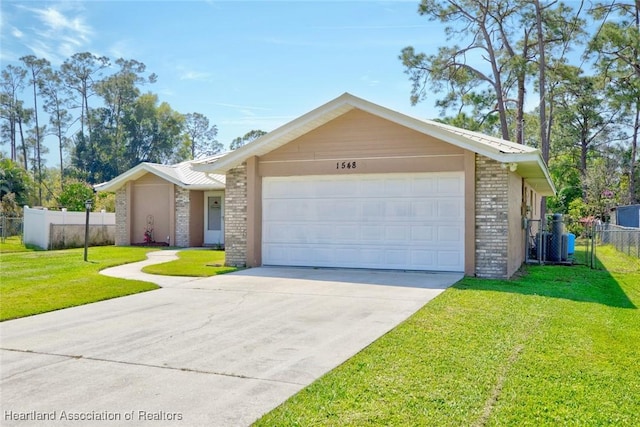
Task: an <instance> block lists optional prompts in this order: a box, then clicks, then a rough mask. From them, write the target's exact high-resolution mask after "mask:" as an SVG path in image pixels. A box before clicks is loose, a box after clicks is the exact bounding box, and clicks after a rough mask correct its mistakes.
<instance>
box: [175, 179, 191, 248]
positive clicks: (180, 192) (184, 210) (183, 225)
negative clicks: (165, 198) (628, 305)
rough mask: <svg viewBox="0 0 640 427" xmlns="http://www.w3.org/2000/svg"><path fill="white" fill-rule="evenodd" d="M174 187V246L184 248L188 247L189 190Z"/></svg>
mask: <svg viewBox="0 0 640 427" xmlns="http://www.w3.org/2000/svg"><path fill="white" fill-rule="evenodd" d="M174 187H175V200H176V241H175V243H174V244H175V246H178V247H183V248H186V247H188V246H189V242H190V240H189V219H190V215H189V213H190V210H191V207H190V203H191V202H190V198H189V190H186V189H184V188H181V187H178V186H177V185H175V186H174Z"/></svg>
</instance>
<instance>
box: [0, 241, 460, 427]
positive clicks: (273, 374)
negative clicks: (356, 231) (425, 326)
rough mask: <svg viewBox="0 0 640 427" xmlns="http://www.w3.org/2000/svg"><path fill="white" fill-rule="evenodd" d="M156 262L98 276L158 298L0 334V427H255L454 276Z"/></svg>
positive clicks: (11, 324) (70, 312)
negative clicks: (217, 270)
mask: <svg viewBox="0 0 640 427" xmlns="http://www.w3.org/2000/svg"><path fill="white" fill-rule="evenodd" d="M168 252H169V251H163V252H161V253H160V254H159V255H156V261H155V262H164V261H166V260H167V259H168V258H167V257H170V256H171V254H170V253H168ZM150 262H151V263H153V260H151V261H149V260H148V261H144V262H142V263H136V264H137V265H127V266H122V267H117V268H116V269H109V270H105V273H107V274H109V275H120V277H126V278H132V279H140V280H150V279H149V278H151V279H152V281H154V282H158V283H161V284H162V286H164V288H162V289H159V290H156V291H152V292H146V293H143V294H137V295H132V296H128V297H123V298H117V299H112V300H109V301H103V302H99V303H94V304H89V305H85V306H81V307H75V308H70V309H65V310H60V311H56V312H51V313H46V314H42V315H38V316H32V317H27V318H23V319H17V320H13V321H7V322H2V323H0V337H1V347H2V350H1V351H0V369H1V372H0V375H1V380H0V381H1V382H0V388H1V390H2V394H1V396H0V404H1V405H0V406H1V410H0V416H1V417H2V418H1V421H0V425H3V426H94V425H95V426H144V425H149V426H159V425H172V426H173V425H177V426H234V425H238V426H242V425H249V424H251V423H252V422H253V421H255V420H256V419H257V418H259V417H260V416H261V415H262V414H264V413H266V412H268V411H270V410H271V409H273V408H275V407H276V406H277V405H279V404H280V403H282V402H283V401H284V400H286V399H287V398H288V397H290V396H291V395H293V394H294V393H296V392H297V391H299V390H300V389H302V388H303V387H305V386H306V385H308V384H310V383H311V382H312V381H314V380H315V379H317V378H318V377H320V376H321V375H323V374H324V373H326V372H328V371H329V370H331V369H333V368H334V367H336V366H338V365H339V364H341V363H342V362H344V361H345V360H347V359H348V358H349V357H351V356H353V355H354V354H356V353H357V352H358V351H360V350H361V349H363V348H364V347H366V346H367V345H369V344H370V343H371V342H373V341H374V340H376V339H377V338H379V337H380V336H381V335H383V334H384V333H386V332H387V331H389V330H391V329H392V328H394V327H395V326H396V325H398V324H399V323H400V322H401V321H403V320H405V319H406V318H407V317H409V316H410V315H411V314H413V313H414V312H415V311H417V310H418V309H419V308H420V307H421V306H422V305H424V304H425V303H426V302H428V301H429V300H431V299H432V298H434V297H435V296H436V295H438V294H439V293H441V292H442V291H443V290H444V289H446V288H447V287H448V286H450V285H451V284H453V283H455V282H456V281H458V280H459V279H460V278H461V277H462V275H461V274H444V273H435V274H433V273H431V274H430V273H416V272H407V273H405V272H389V271H370V270H333V269H302V268H275V267H273V268H269V267H263V268H254V269H249V270H245V271H240V272H237V273H233V274H226V275H222V276H217V277H212V278H203V279H194V278H166V277H163V276H152V275H143V274H142V273H140V268H141V267H140V266H141V265H148V264H149V263H150Z"/></svg>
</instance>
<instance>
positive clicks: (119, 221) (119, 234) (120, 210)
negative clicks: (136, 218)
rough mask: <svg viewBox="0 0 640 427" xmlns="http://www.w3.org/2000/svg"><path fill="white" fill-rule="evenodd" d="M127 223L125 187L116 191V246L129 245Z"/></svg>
mask: <svg viewBox="0 0 640 427" xmlns="http://www.w3.org/2000/svg"><path fill="white" fill-rule="evenodd" d="M130 244H131V242H130V241H129V231H128V223H127V187H126V186H124V187H122V188H120V189H119V190H117V191H116V246H129V245H130Z"/></svg>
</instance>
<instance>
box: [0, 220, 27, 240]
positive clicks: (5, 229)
mask: <svg viewBox="0 0 640 427" xmlns="http://www.w3.org/2000/svg"><path fill="white" fill-rule="evenodd" d="M22 224H23V221H22V217H10V216H4V215H1V216H0V239H1V240H2V242H3V243H4V242H5V241H6V240H7V238H8V237H14V236H19V237H20V241H22Z"/></svg>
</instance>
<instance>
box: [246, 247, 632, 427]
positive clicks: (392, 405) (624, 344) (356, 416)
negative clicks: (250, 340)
mask: <svg viewBox="0 0 640 427" xmlns="http://www.w3.org/2000/svg"><path fill="white" fill-rule="evenodd" d="M598 257H599V259H600V261H601V262H602V264H603V265H604V266H605V267H606V268H607V269H608V271H606V270H600V271H598V270H590V269H588V268H587V267H584V266H573V267H562V266H535V267H528V268H527V269H526V270H525V271H524V273H523V274H522V275H520V276H518V277H516V278H514V279H512V280H482V279H473V278H465V279H463V280H462V281H461V282H459V283H458V284H457V285H455V286H454V287H452V288H450V289H449V290H447V291H446V292H444V293H443V294H441V295H440V296H439V297H437V298H436V299H434V300H433V301H432V302H430V303H429V304H427V305H425V306H424V307H423V308H422V309H421V310H419V311H418V312H417V313H416V314H415V315H414V316H412V317H411V318H410V319H408V320H407V321H406V322H404V323H403V324H401V325H400V326H399V327H397V328H396V329H394V330H393V331H391V332H389V333H388V334H386V335H385V336H384V337H382V338H381V339H379V340H378V341H376V342H375V343H373V344H372V345H370V346H369V347H367V348H366V349H364V350H363V351H362V352H360V353H359V354H357V355H356V356H354V357H353V358H351V359H350V360H348V361H347V362H345V363H344V364H343V365H341V366H339V367H338V368H336V369H335V370H333V371H331V372H329V373H328V374H327V375H325V376H324V377H322V378H320V379H319V380H318V381H316V382H314V383H313V384H311V385H310V386H309V387H307V388H305V389H303V390H302V391H301V392H299V393H298V394H296V395H295V396H293V397H292V398H290V399H289V400H288V401H286V402H285V403H284V404H282V405H281V406H280V407H278V408H276V409H275V410H274V411H272V412H270V413H269V414H266V415H265V416H264V417H263V418H262V419H260V420H258V422H257V423H256V425H259V426H262V425H264V426H272V425H278V426H282V425H296V426H306V425H314V426H317V425H328V426H335V425H340V426H345V425H353V426H362V425H376V426H379V425H384V426H389V425H392V426H393V425H395V426H406V425H423V426H461V425H465V426H472V425H477V426H484V425H530V426H556V425H575V426H582V425H616V426H635V425H638V419H639V418H638V417H639V416H640V412H638V411H639V408H640V406H639V404H638V401H639V400H638V399H640V359H639V357H640V326H639V325H640V311H639V310H638V306H640V262H639V261H638V260H637V259H632V258H629V257H627V256H626V255H622V254H620V253H618V252H616V251H615V250H613V249H612V248H608V247H605V248H598Z"/></svg>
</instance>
